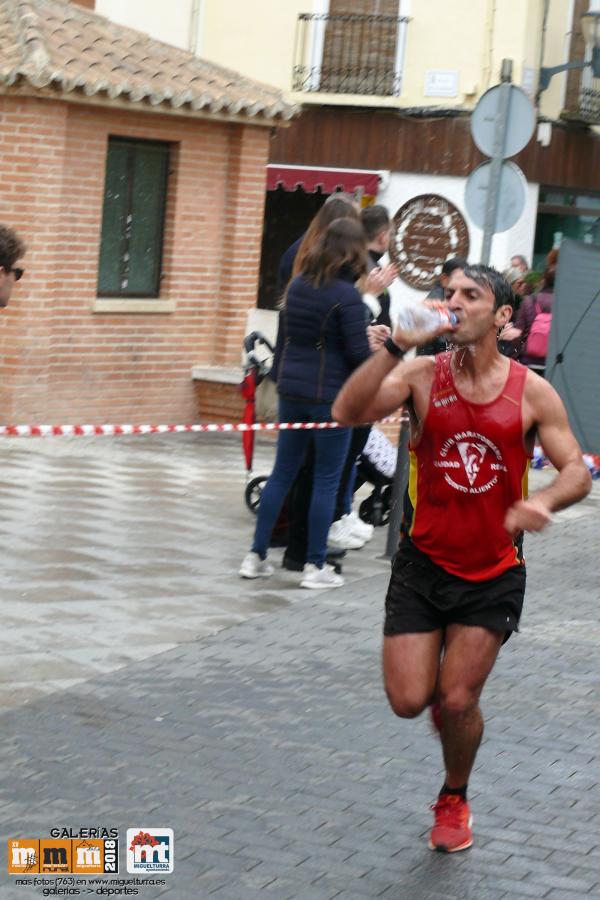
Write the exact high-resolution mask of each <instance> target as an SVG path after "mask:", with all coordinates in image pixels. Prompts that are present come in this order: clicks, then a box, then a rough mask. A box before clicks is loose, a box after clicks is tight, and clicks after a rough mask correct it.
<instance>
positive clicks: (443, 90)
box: [424, 69, 458, 97]
mask: <svg viewBox="0 0 600 900" xmlns="http://www.w3.org/2000/svg"><path fill="white" fill-rule="evenodd" d="M424 94H425V96H426V97H456V96H457V95H458V69H427V71H426V72H425V89H424Z"/></svg>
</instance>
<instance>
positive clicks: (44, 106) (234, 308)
mask: <svg viewBox="0 0 600 900" xmlns="http://www.w3.org/2000/svg"><path fill="white" fill-rule="evenodd" d="M111 135H118V136H124V137H132V138H135V137H138V138H145V139H150V140H163V141H164V140H166V141H169V142H170V143H171V144H172V147H173V153H172V157H171V174H170V178H169V188H168V200H167V221H166V231H165V245H164V255H163V271H164V272H165V278H164V281H163V282H162V287H161V299H165V300H173V301H175V302H176V310H175V312H172V313H139V314H133V313H127V312H125V313H112V314H107V313H94V312H93V311H92V305H93V303H94V301H95V298H96V289H97V271H98V253H99V236H100V229H101V215H102V202H103V193H104V170H105V159H106V149H107V141H108V137H109V136H111ZM268 141H269V130H268V129H265V128H260V127H258V126H243V125H239V124H229V123H217V122H209V121H206V122H202V121H198V120H196V121H192V120H190V119H185V118H183V117H174V116H170V115H151V114H145V113H136V112H121V111H118V110H109V109H106V110H104V109H101V108H100V109H99V108H92V107H86V106H79V105H75V104H66V103H63V102H60V101H53V100H40V99H33V98H11V97H6V96H4V97H1V98H0V221H4V222H7V223H9V224H13V225H14V226H16V227H17V228H18V229H19V231H20V232H21V233H22V235H23V237H24V238H25V240H26V241H27V243H28V246H29V252H28V254H27V257H26V259H25V266H26V269H27V271H26V275H25V277H24V279H23V280H22V281H21V282H20V283H19V285H18V286H17V289H16V290H15V292H14V294H13V298H12V299H11V304H10V306H9V308H8V309H7V310H6V311H4V312H2V313H0V350H2V363H1V375H2V377H1V379H0V381H1V385H0V404H1V406H0V419H1V420H2V421H8V420H11V421H16V422H26V421H45V422H49V421H59V420H60V421H64V422H74V421H82V420H85V421H88V422H91V421H108V420H112V421H136V422H141V421H159V420H160V421H166V420H167V419H168V420H170V421H174V422H183V421H194V420H196V419H197V411H196V404H195V401H194V390H193V386H192V381H191V367H192V366H193V365H194V364H200V365H215V364H220V365H238V364H239V361H240V352H241V339H242V336H243V332H244V323H245V319H246V314H247V311H248V309H249V308H251V307H253V306H254V305H255V302H256V291H257V280H258V264H259V252H260V239H261V233H262V220H263V207H264V180H265V164H266V160H267V150H268Z"/></svg>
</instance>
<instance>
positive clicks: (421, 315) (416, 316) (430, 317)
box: [398, 303, 458, 334]
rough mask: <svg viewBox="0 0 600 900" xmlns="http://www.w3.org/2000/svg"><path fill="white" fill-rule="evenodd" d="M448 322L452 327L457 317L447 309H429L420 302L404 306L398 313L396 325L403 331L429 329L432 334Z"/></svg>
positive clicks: (456, 322) (455, 323) (456, 321)
mask: <svg viewBox="0 0 600 900" xmlns="http://www.w3.org/2000/svg"><path fill="white" fill-rule="evenodd" d="M446 322H449V323H450V325H452V327H453V328H454V326H455V325H457V324H458V317H457V316H456V315H455V314H454V313H453V312H450V310H449V309H431V307H429V306H425V305H424V304H422V303H418V304H416V305H414V306H405V307H404V309H401V310H400V312H399V314H398V325H399V326H400V328H402V329H404V330H405V331H413V330H414V331H416V330H417V329H418V330H419V331H429V332H431V333H432V334H433V333H434V332H435V331H437V330H438V329H439V328H441V326H442V325H445V324H446Z"/></svg>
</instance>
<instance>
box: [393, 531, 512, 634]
mask: <svg viewBox="0 0 600 900" xmlns="http://www.w3.org/2000/svg"><path fill="white" fill-rule="evenodd" d="M524 596H525V566H524V565H518V566H513V567H511V568H510V569H507V571H506V572H503V573H502V575H498V576H497V577H496V578H490V579H488V580H487V581H465V580H464V579H463V578H458V577H457V576H456V575H450V573H449V572H446V570H445V569H442V568H440V566H437V565H436V564H435V563H434V562H432V561H431V559H430V558H429V557H428V556H426V555H425V554H424V553H421V551H420V550H417V548H416V547H415V545H414V544H413V543H412V541H411V540H409V539H408V538H404V539H403V540H402V541H401V542H400V546H399V548H398V552H397V553H396V555H395V557H394V560H393V563H392V577H391V579H390V584H389V587H388V592H387V596H386V598H385V624H384V629H383V633H384V634H385V635H386V636H391V635H394V634H408V633H415V632H424V631H436V630H437V629H438V628H442V629H443V628H445V627H446V626H447V625H450V624H452V623H457V624H459V625H479V626H481V627H483V628H490V629H492V630H493V631H504V632H505V633H506V634H505V638H504V640H505V641H507V640H508V638H509V637H510V635H511V633H512V632H513V631H518V630H519V619H520V618H521V610H522V609H523V598H524Z"/></svg>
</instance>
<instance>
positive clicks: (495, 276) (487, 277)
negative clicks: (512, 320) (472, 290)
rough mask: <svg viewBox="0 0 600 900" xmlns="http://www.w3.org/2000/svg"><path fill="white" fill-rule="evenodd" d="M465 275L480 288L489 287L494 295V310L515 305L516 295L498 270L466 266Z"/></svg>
mask: <svg viewBox="0 0 600 900" xmlns="http://www.w3.org/2000/svg"><path fill="white" fill-rule="evenodd" d="M463 274H464V275H465V276H466V277H467V278H470V279H471V281H474V282H475V284H478V285H479V286H480V287H487V288H489V289H490V290H491V292H492V294H493V295H494V310H496V309H499V308H500V307H501V306H513V307H514V305H515V294H514V291H513V289H512V287H511V286H510V284H509V283H508V281H507V280H506V278H505V277H504V275H501V274H500V272H498V270H497V269H492V267H491V266H483V265H479V264H478V265H473V266H469V265H466V266H464V267H463Z"/></svg>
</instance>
